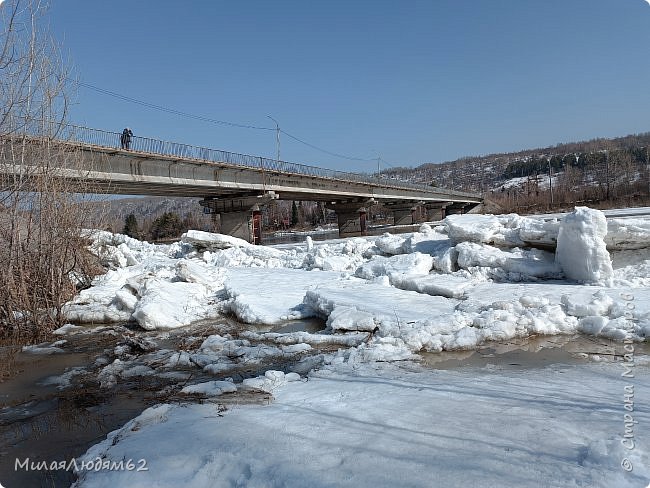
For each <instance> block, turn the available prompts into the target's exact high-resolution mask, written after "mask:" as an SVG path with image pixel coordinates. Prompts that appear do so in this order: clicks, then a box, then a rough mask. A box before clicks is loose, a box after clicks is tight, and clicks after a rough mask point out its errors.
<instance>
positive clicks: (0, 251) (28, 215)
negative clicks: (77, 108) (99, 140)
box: [0, 0, 97, 341]
mask: <svg viewBox="0 0 650 488" xmlns="http://www.w3.org/2000/svg"><path fill="white" fill-rule="evenodd" d="M44 13H45V5H44V4H43V2H41V1H39V0H13V1H8V2H5V3H3V4H2V5H0V25H2V26H3V27H2V28H1V29H2V31H1V32H0V336H2V337H5V338H6V337H8V336H9V337H19V338H21V340H28V341H33V340H36V339H38V338H40V337H42V335H43V334H44V333H47V332H48V331H51V330H52V329H53V328H56V327H58V326H60V325H62V324H63V323H64V322H65V317H64V316H63V313H62V305H63V304H64V303H65V302H66V301H67V300H69V299H70V298H71V297H72V296H73V294H74V293H75V292H76V289H77V287H78V286H83V285H84V284H87V283H88V281H89V277H90V276H92V274H93V273H94V272H96V271H97V265H96V263H95V261H94V260H93V259H92V258H91V256H90V254H89V253H88V251H87V250H86V247H87V244H88V243H87V241H86V239H85V238H84V237H83V235H84V234H83V232H82V231H83V229H84V227H86V225H87V222H86V216H87V215H88V212H85V211H84V208H83V203H84V200H85V198H86V197H83V195H85V194H86V193H88V192H90V191H91V190H92V189H91V188H90V187H88V186H84V185H83V184H81V183H79V179H77V180H76V181H73V180H71V179H70V178H69V177H68V175H69V174H70V171H71V170H73V169H80V164H81V158H80V152H79V151H78V150H77V149H75V148H74V146H71V145H67V144H65V143H64V142H65V141H64V140H62V137H63V136H62V134H63V133H64V132H65V131H64V130H63V128H64V127H65V125H64V122H65V119H66V115H67V109H68V104H69V102H68V95H67V93H68V90H67V84H68V79H69V72H68V70H67V69H66V68H65V66H64V62H63V60H62V56H61V54H60V51H59V49H58V46H57V44H56V42H54V40H53V39H52V38H51V37H50V36H49V35H48V34H47V32H46V31H45V30H44V29H43V28H42V27H41V22H42V19H43V15H44Z"/></svg>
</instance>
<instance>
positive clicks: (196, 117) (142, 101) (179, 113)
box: [74, 81, 275, 130]
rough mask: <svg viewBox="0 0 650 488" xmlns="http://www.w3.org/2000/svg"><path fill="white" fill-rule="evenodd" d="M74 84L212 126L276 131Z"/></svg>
mask: <svg viewBox="0 0 650 488" xmlns="http://www.w3.org/2000/svg"><path fill="white" fill-rule="evenodd" d="M74 83H76V84H77V85H79V86H83V87H84V88H89V89H91V90H95V91H96V92H99V93H103V94H104V95H109V96H111V97H115V98H119V99H121V100H124V101H127V102H131V103H135V104H138V105H142V106H144V107H148V108H151V109H154V110H160V111H161V112H167V113H170V114H174V115H180V116H182V117H188V118H190V119H195V120H200V121H203V122H210V123H212V124H221V125H227V126H230V127H240V128H242V129H256V130H275V128H273V127H258V126H256V125H247V124H237V123H235V122H227V121H225V120H217V119H212V118H210V117H204V116H202V115H194V114H190V113H187V112H182V111H180V110H175V109H173V108H168V107H163V106H162V105H155V104H153V103H149V102H145V101H144V100H138V99H137V98H132V97H127V96H126V95H121V94H119V93H115V92H113V91H110V90H106V89H104V88H100V87H98V86H95V85H91V84H90V83H84V82H82V81H74Z"/></svg>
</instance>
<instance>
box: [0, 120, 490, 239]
mask: <svg viewBox="0 0 650 488" xmlns="http://www.w3.org/2000/svg"><path fill="white" fill-rule="evenodd" d="M60 132H61V136H60V137H59V138H58V139H57V140H56V144H57V146H58V147H60V148H62V150H63V151H64V152H66V153H67V154H69V155H70V157H65V158H57V160H59V161H63V162H62V163H60V164H59V167H58V168H57V169H56V171H57V174H59V175H61V176H62V177H65V178H67V179H68V180H71V181H76V182H79V184H80V188H81V190H80V191H92V192H93V193H110V194H125V195H159V196H170V197H171V196H174V197H197V198H199V199H200V201H199V203H200V204H201V205H202V206H203V208H204V211H205V212H206V213H212V214H215V215H216V214H219V215H220V220H221V231H222V232H223V233H225V234H230V235H234V236H237V237H240V238H243V239H246V240H248V241H249V242H259V239H260V237H261V220H260V215H261V213H260V210H261V208H262V207H263V206H264V205H265V204H268V203H269V202H270V201H272V200H276V199H281V200H298V201H300V200H308V201H322V202H324V203H325V206H326V208H329V209H332V210H334V211H335V212H336V214H337V217H338V224H339V234H340V235H341V236H354V235H363V234H364V233H365V229H366V224H365V214H366V209H367V207H368V206H369V205H373V204H375V203H383V204H384V205H386V206H387V207H388V208H389V209H390V210H391V211H392V212H393V214H394V218H395V224H410V223H413V217H412V216H413V215H414V211H415V209H416V207H417V206H423V207H424V208H425V209H426V211H427V216H428V219H429V220H438V219H440V218H441V217H444V215H446V214H451V213H464V212H466V211H469V210H471V209H472V208H474V207H476V206H477V205H479V204H481V203H482V201H483V199H482V197H481V196H480V195H478V194H473V193H465V192H459V191H454V190H447V189H443V188H434V187H429V186H424V185H416V184H412V183H407V182H402V181H399V180H392V179H387V178H377V177H372V176H367V175H362V174H355V173H347V172H341V171H333V170H328V169H324V168H318V167H314V166H308V165H303V164H296V163H290V162H286V161H278V160H273V159H268V158H263V157H258V156H249V155H245V154H238V153H231V152H227V151H220V150H214V149H209V148H204V147H197V146H190V145H186V144H178V143H172V142H166V141H160V140H155V139H150V138H145V137H132V138H131V141H130V144H129V147H128V149H126V148H123V147H122V146H123V144H122V143H121V139H120V136H121V134H119V133H115V132H107V131H102V130H97V129H90V128H86V127H78V126H65V127H63V128H62V130H61V131H60ZM15 138H16V136H13V137H12V139H15ZM27 141H28V142H31V143H35V142H36V141H39V142H42V139H40V138H34V137H28V138H27ZM7 142H8V140H7V138H5V141H4V142H3V144H7ZM34 145H38V144H34ZM3 153H6V151H3ZM26 160H27V161H29V158H27V159H26ZM16 171H18V169H17V168H16V166H15V165H11V164H3V165H2V169H0V178H3V179H5V180H6V179H7V178H12V177H13V176H12V174H11V173H12V172H14V173H15V172H16Z"/></svg>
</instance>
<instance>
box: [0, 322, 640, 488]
mask: <svg viewBox="0 0 650 488" xmlns="http://www.w3.org/2000/svg"><path fill="white" fill-rule="evenodd" d="M323 327H324V323H323V322H322V321H320V320H306V321H295V322H289V323H286V324H282V325H280V326H276V327H273V328H271V327H264V328H260V327H253V326H248V325H244V324H240V323H237V322H235V321H233V320H230V319H223V320H222V321H216V322H210V323H204V324H196V325H193V326H190V327H186V328H183V329H176V330H174V331H169V332H164V333H161V332H147V331H142V330H139V329H134V328H130V327H129V326H124V325H115V326H105V327H95V328H93V329H90V328H89V329H88V330H87V331H85V332H89V333H77V334H71V335H66V336H65V340H66V341H67V342H65V343H63V344H60V345H59V347H60V348H61V349H62V352H59V353H56V354H36V353H34V352H26V351H22V350H21V349H20V348H16V347H14V346H3V347H0V360H1V363H0V364H2V366H3V369H2V371H1V372H0V378H1V382H0V402H1V408H0V483H1V484H2V485H3V486H4V487H6V488H13V487H69V486H70V484H71V483H72V482H73V481H74V480H75V475H74V473H73V472H71V471H66V470H55V471H47V470H41V471H31V470H26V469H24V467H23V468H20V466H24V464H21V463H24V462H25V460H26V459H29V460H30V461H47V462H48V463H49V462H52V461H57V462H61V461H70V460H71V459H73V458H75V457H79V456H80V455H81V454H83V453H84V452H85V451H86V450H87V449H88V448H89V447H90V446H92V445H94V444H96V443H98V442H100V441H101V440H103V439H104V438H105V436H106V434H107V433H108V432H110V431H112V430H115V429H117V428H119V427H121V426H122V425H124V424H125V423H126V422H127V421H128V420H130V419H132V418H133V417H135V416H137V415H138V414H139V413H140V412H142V410H144V409H145V408H147V407H148V406H151V405H153V404H156V403H162V402H188V401H200V399H196V398H195V399H188V398H182V397H179V396H178V395H175V394H174V393H170V392H173V391H176V392H177V391H178V385H179V383H180V384H184V383H185V382H187V381H188V380H192V381H193V382H197V381H201V380H204V381H207V380H211V379H224V378H226V377H230V378H233V380H234V381H235V382H239V381H241V380H242V379H244V378H247V377H253V376H257V375H259V374H263V372H264V371H266V370H268V369H277V370H283V371H285V372H287V371H290V370H291V367H292V364H293V363H292V362H290V361H286V360H285V361H283V360H282V359H277V358H276V359H274V360H271V361H270V362H265V363H260V364H254V365H251V366H250V367H238V368H234V369H233V370H231V371H224V372H223V374H221V375H220V376H214V375H205V374H204V373H201V372H200V371H199V372H198V373H197V370H196V368H195V369H194V370H193V371H190V370H187V371H183V370H182V369H180V370H179V371H176V372H175V374H173V375H153V376H134V377H133V378H130V379H125V380H122V381H120V382H119V383H118V384H117V385H116V386H114V387H112V388H101V387H100V385H99V383H98V380H97V373H98V371H99V370H100V369H101V367H102V366H103V365H105V364H107V363H109V362H110V361H111V360H112V357H113V356H112V354H113V351H115V350H116V348H119V347H123V346H124V344H125V341H130V342H129V343H130V344H131V345H133V344H137V343H138V341H145V342H141V344H144V345H145V346H146V344H147V343H146V341H147V340H152V342H153V343H155V345H156V347H157V348H160V349H162V348H165V349H171V350H186V349H191V348H193V347H196V345H197V344H200V341H202V340H203V339H204V338H205V337H207V336H208V335H210V334H217V333H218V334H224V333H229V334H231V335H233V336H236V333H237V331H238V330H239V331H240V330H255V331H258V332H263V331H269V330H272V331H274V332H294V331H308V332H316V331H318V330H320V329H322V328H323ZM636 347H637V350H638V351H639V353H645V354H647V353H648V352H650V351H649V350H648V349H649V348H648V347H647V345H646V344H639V345H638V346H636ZM319 352H321V351H319V350H314V351H312V352H311V353H313V354H318V353H319ZM621 354H622V344H621V343H615V342H612V341H608V340H602V339H597V338H594V337H587V336H551V337H532V338H527V339H519V340H514V341H507V342H504V343H489V344H486V345H483V346H481V347H479V348H477V349H475V350H471V351H455V352H441V353H422V354H421V356H422V361H421V363H422V365H424V366H425V367H429V368H436V369H450V368H463V367H472V368H488V369H489V368H490V367H492V368H497V369H499V368H501V369H503V368H508V369H511V368H543V367H545V366H547V365H550V364H557V363H580V362H588V361H614V360H617V359H620V356H621ZM64 373H65V374H66V377H69V379H70V384H69V385H68V386H66V385H65V384H63V385H62V384H61V381H60V378H61V377H60V375H62V374H64ZM203 376H204V377H203ZM53 377H58V379H57V381H53V380H52V378H53ZM218 398H219V402H223V404H224V408H228V406H229V405H231V404H243V403H251V402H269V401H271V398H270V397H269V395H265V394H259V395H256V394H250V393H249V394H244V393H240V392H238V393H235V394H231V395H228V396H227V397H226V396H224V397H218ZM17 462H18V463H19V464H18V466H19V469H15V468H16V463H17Z"/></svg>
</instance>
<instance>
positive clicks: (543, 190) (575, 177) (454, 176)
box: [381, 132, 650, 210]
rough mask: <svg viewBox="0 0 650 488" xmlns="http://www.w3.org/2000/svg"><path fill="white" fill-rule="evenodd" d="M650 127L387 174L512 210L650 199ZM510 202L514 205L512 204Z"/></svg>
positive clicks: (387, 171) (394, 169)
mask: <svg viewBox="0 0 650 488" xmlns="http://www.w3.org/2000/svg"><path fill="white" fill-rule="evenodd" d="M649 169H650V132H646V133H643V134H636V135H628V136H625V137H618V138H615V139H592V140H590V141H583V142H572V143H566V144H558V145H556V146H553V147H547V148H541V149H528V150H524V151H518V152H512V153H503V154H490V155H487V156H475V157H465V158H461V159H458V160H456V161H449V162H445V163H439V164H433V163H426V164H423V165H421V166H418V167H416V168H390V169H388V170H385V171H382V175H381V176H382V177H383V178H394V179H399V180H404V181H411V182H417V183H422V184H426V185H432V186H439V187H444V188H453V189H457V190H466V191H477V192H481V193H484V194H485V195H486V196H487V197H488V198H491V199H493V200H494V201H498V202H499V203H500V204H504V203H505V204H506V205H505V207H506V208H507V209H509V210H521V209H524V210H525V209H526V208H527V207H531V209H533V210H534V209H536V208H537V207H539V206H543V205H547V206H548V205H550V203H551V201H552V202H553V205H554V206H557V205H558V204H560V205H562V204H570V203H580V202H585V203H593V202H601V201H603V200H607V201H610V200H621V199H623V200H627V201H629V203H626V204H634V202H641V201H644V202H645V201H647V199H648V197H649V196H650V186H649V185H650V171H649ZM508 202H510V203H511V204H510V205H508Z"/></svg>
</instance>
